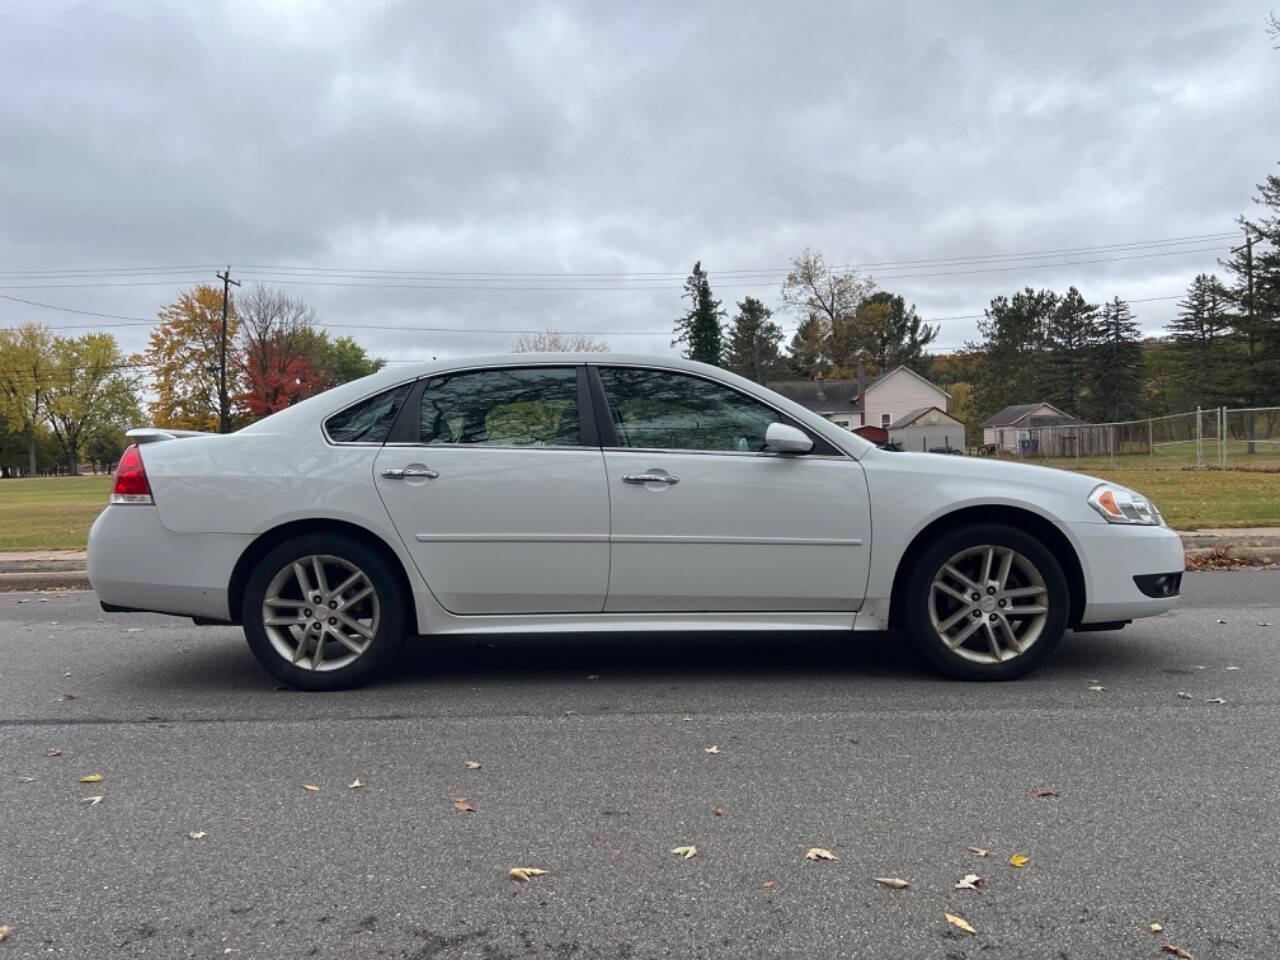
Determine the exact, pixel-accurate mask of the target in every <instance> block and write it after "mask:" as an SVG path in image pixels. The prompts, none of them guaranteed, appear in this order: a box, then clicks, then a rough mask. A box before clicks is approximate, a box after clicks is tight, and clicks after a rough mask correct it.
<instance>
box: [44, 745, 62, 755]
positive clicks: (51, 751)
mask: <svg viewBox="0 0 1280 960" xmlns="http://www.w3.org/2000/svg"><path fill="white" fill-rule="evenodd" d="M44 755H45V756H46V757H60V756H62V751H61V750H59V749H58V748H57V747H50V748H49V749H48V750H46V751H45V752H44Z"/></svg>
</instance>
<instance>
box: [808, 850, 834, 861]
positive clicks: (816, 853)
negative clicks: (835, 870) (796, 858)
mask: <svg viewBox="0 0 1280 960" xmlns="http://www.w3.org/2000/svg"><path fill="white" fill-rule="evenodd" d="M804 857H805V859H806V860H836V861H838V860H839V859H840V858H839V857H837V856H836V855H835V854H834V853H832V852H831V851H830V850H823V849H822V848H821V847H810V848H809V849H808V850H806V851H805V852H804Z"/></svg>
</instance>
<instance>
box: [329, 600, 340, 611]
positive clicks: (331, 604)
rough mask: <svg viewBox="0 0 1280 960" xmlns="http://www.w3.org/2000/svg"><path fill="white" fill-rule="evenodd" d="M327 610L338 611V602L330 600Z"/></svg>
mask: <svg viewBox="0 0 1280 960" xmlns="http://www.w3.org/2000/svg"><path fill="white" fill-rule="evenodd" d="M329 609H330V610H337V609H338V601H337V600H330V601H329Z"/></svg>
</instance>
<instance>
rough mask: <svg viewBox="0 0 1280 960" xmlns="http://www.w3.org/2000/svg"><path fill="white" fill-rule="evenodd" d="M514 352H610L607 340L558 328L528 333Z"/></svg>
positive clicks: (517, 344)
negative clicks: (558, 329)
mask: <svg viewBox="0 0 1280 960" xmlns="http://www.w3.org/2000/svg"><path fill="white" fill-rule="evenodd" d="M511 352H512V353H608V352H609V344H608V342H607V341H604V340H598V339H596V338H595V337H589V336H586V335H584V334H580V333H560V332H559V331H557V330H551V329H547V330H543V331H542V332H541V333H526V334H524V335H523V336H522V337H521V338H520V339H519V340H517V341H516V345H515V347H514V348H512V351H511Z"/></svg>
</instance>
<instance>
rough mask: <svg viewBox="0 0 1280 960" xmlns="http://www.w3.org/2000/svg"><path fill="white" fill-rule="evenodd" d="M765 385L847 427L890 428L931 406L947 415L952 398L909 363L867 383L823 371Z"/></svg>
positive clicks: (861, 379)
mask: <svg viewBox="0 0 1280 960" xmlns="http://www.w3.org/2000/svg"><path fill="white" fill-rule="evenodd" d="M765 386H767V387H768V388H769V389H770V390H774V391H777V392H778V393H780V394H782V395H783V396H784V397H786V398H787V399H788V400H794V401H795V402H796V403H799V404H800V405H802V406H804V407H808V408H809V409H810V410H812V411H813V412H814V413H817V414H819V415H820V416H823V417H826V418H827V419H828V420H830V421H832V422H833V423H837V424H839V425H840V426H842V427H844V428H845V429H847V430H857V429H858V428H859V427H876V428H879V429H881V430H884V431H888V430H889V429H890V427H891V426H892V425H893V424H894V422H895V421H897V420H900V419H902V418H903V417H905V416H906V415H907V414H908V413H911V412H913V411H920V410H926V409H928V408H930V407H936V408H937V409H939V410H940V411H942V412H943V413H944V414H945V413H946V411H947V401H948V400H949V399H950V398H951V394H949V393H947V391H945V390H943V389H942V388H941V387H939V386H938V385H937V384H935V383H932V382H930V381H929V379H928V378H926V377H922V376H921V375H920V374H918V373H916V372H915V371H914V370H912V369H911V368H910V367H907V366H905V365H903V366H897V367H894V368H893V369H892V370H887V371H885V372H884V373H882V374H880V375H879V376H878V377H874V378H872V379H871V380H870V381H867V382H865V383H864V378H863V377H861V376H860V377H859V378H858V379H856V380H826V379H824V378H823V377H822V375H821V374H819V375H818V376H817V377H814V378H813V379H812V380H775V381H772V382H770V383H767V384H765ZM960 445H961V446H963V441H962V442H961V444H960Z"/></svg>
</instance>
